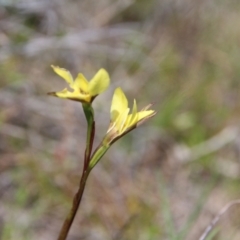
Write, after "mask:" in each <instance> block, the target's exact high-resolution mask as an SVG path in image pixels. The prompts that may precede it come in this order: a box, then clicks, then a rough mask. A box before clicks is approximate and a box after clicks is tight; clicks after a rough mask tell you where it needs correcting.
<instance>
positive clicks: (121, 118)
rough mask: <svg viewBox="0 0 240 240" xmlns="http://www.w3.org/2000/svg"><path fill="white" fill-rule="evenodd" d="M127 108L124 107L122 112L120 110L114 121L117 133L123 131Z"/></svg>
mask: <svg viewBox="0 0 240 240" xmlns="http://www.w3.org/2000/svg"><path fill="white" fill-rule="evenodd" d="M129 110H130V109H129V108H127V109H125V111H124V112H122V113H121V114H120V115H119V117H118V119H117V121H116V125H115V127H116V129H117V130H118V132H119V134H121V133H122V132H123V129H124V126H125V123H126V120H127V116H128V113H129Z"/></svg>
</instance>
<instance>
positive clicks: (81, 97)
mask: <svg viewBox="0 0 240 240" xmlns="http://www.w3.org/2000/svg"><path fill="white" fill-rule="evenodd" d="M51 67H52V68H53V70H54V72H55V73H56V74H58V75H59V76H60V77H62V78H63V79H65V81H66V82H67V83H68V84H69V86H70V88H71V89H73V91H69V90H68V89H67V88H65V89H63V90H62V91H60V92H50V93H48V94H49V95H52V96H56V97H59V98H67V99H71V100H75V101H79V102H82V103H91V102H92V101H93V100H94V98H95V97H96V96H97V95H98V94H100V93H102V92H103V91H105V90H106V89H107V87H108V85H109V83H110V78H109V75H108V73H107V71H106V70H105V69H103V68H101V69H100V70H99V71H98V72H97V73H96V74H95V76H94V77H93V78H92V79H91V80H90V81H89V82H88V81H87V79H86V78H85V77H84V75H83V74H82V73H79V74H78V76H77V78H76V79H75V81H74V80H73V77H72V75H71V73H70V72H69V71H68V70H66V69H64V68H60V67H56V66H53V65H52V66H51Z"/></svg>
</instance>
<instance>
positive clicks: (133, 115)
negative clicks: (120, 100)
mask: <svg viewBox="0 0 240 240" xmlns="http://www.w3.org/2000/svg"><path fill="white" fill-rule="evenodd" d="M137 120H138V113H137V103H136V100H135V99H134V101H133V108H132V113H131V114H129V115H128V116H127V120H126V123H125V125H124V129H123V132H124V131H125V130H126V129H127V128H129V127H131V126H133V125H134V124H135V123H137Z"/></svg>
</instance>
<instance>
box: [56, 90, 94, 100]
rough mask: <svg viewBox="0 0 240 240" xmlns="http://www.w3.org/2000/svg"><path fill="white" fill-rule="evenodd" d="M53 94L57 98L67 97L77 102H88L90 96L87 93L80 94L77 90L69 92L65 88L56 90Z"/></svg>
mask: <svg viewBox="0 0 240 240" xmlns="http://www.w3.org/2000/svg"><path fill="white" fill-rule="evenodd" d="M55 96H57V97H59V98H68V99H72V100H75V101H79V102H90V100H91V96H90V95H89V94H87V95H86V94H81V93H80V92H79V91H74V92H70V91H68V90H67V88H65V89H63V90H62V91H60V92H56V93H55Z"/></svg>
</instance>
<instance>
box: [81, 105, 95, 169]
mask: <svg viewBox="0 0 240 240" xmlns="http://www.w3.org/2000/svg"><path fill="white" fill-rule="evenodd" d="M83 111H84V114H85V117H86V120H87V124H88V130H87V142H86V150H85V157H84V169H87V167H88V164H89V161H90V156H91V152H92V146H93V140H94V135H95V121H94V111H93V108H92V106H91V105H89V104H83Z"/></svg>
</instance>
